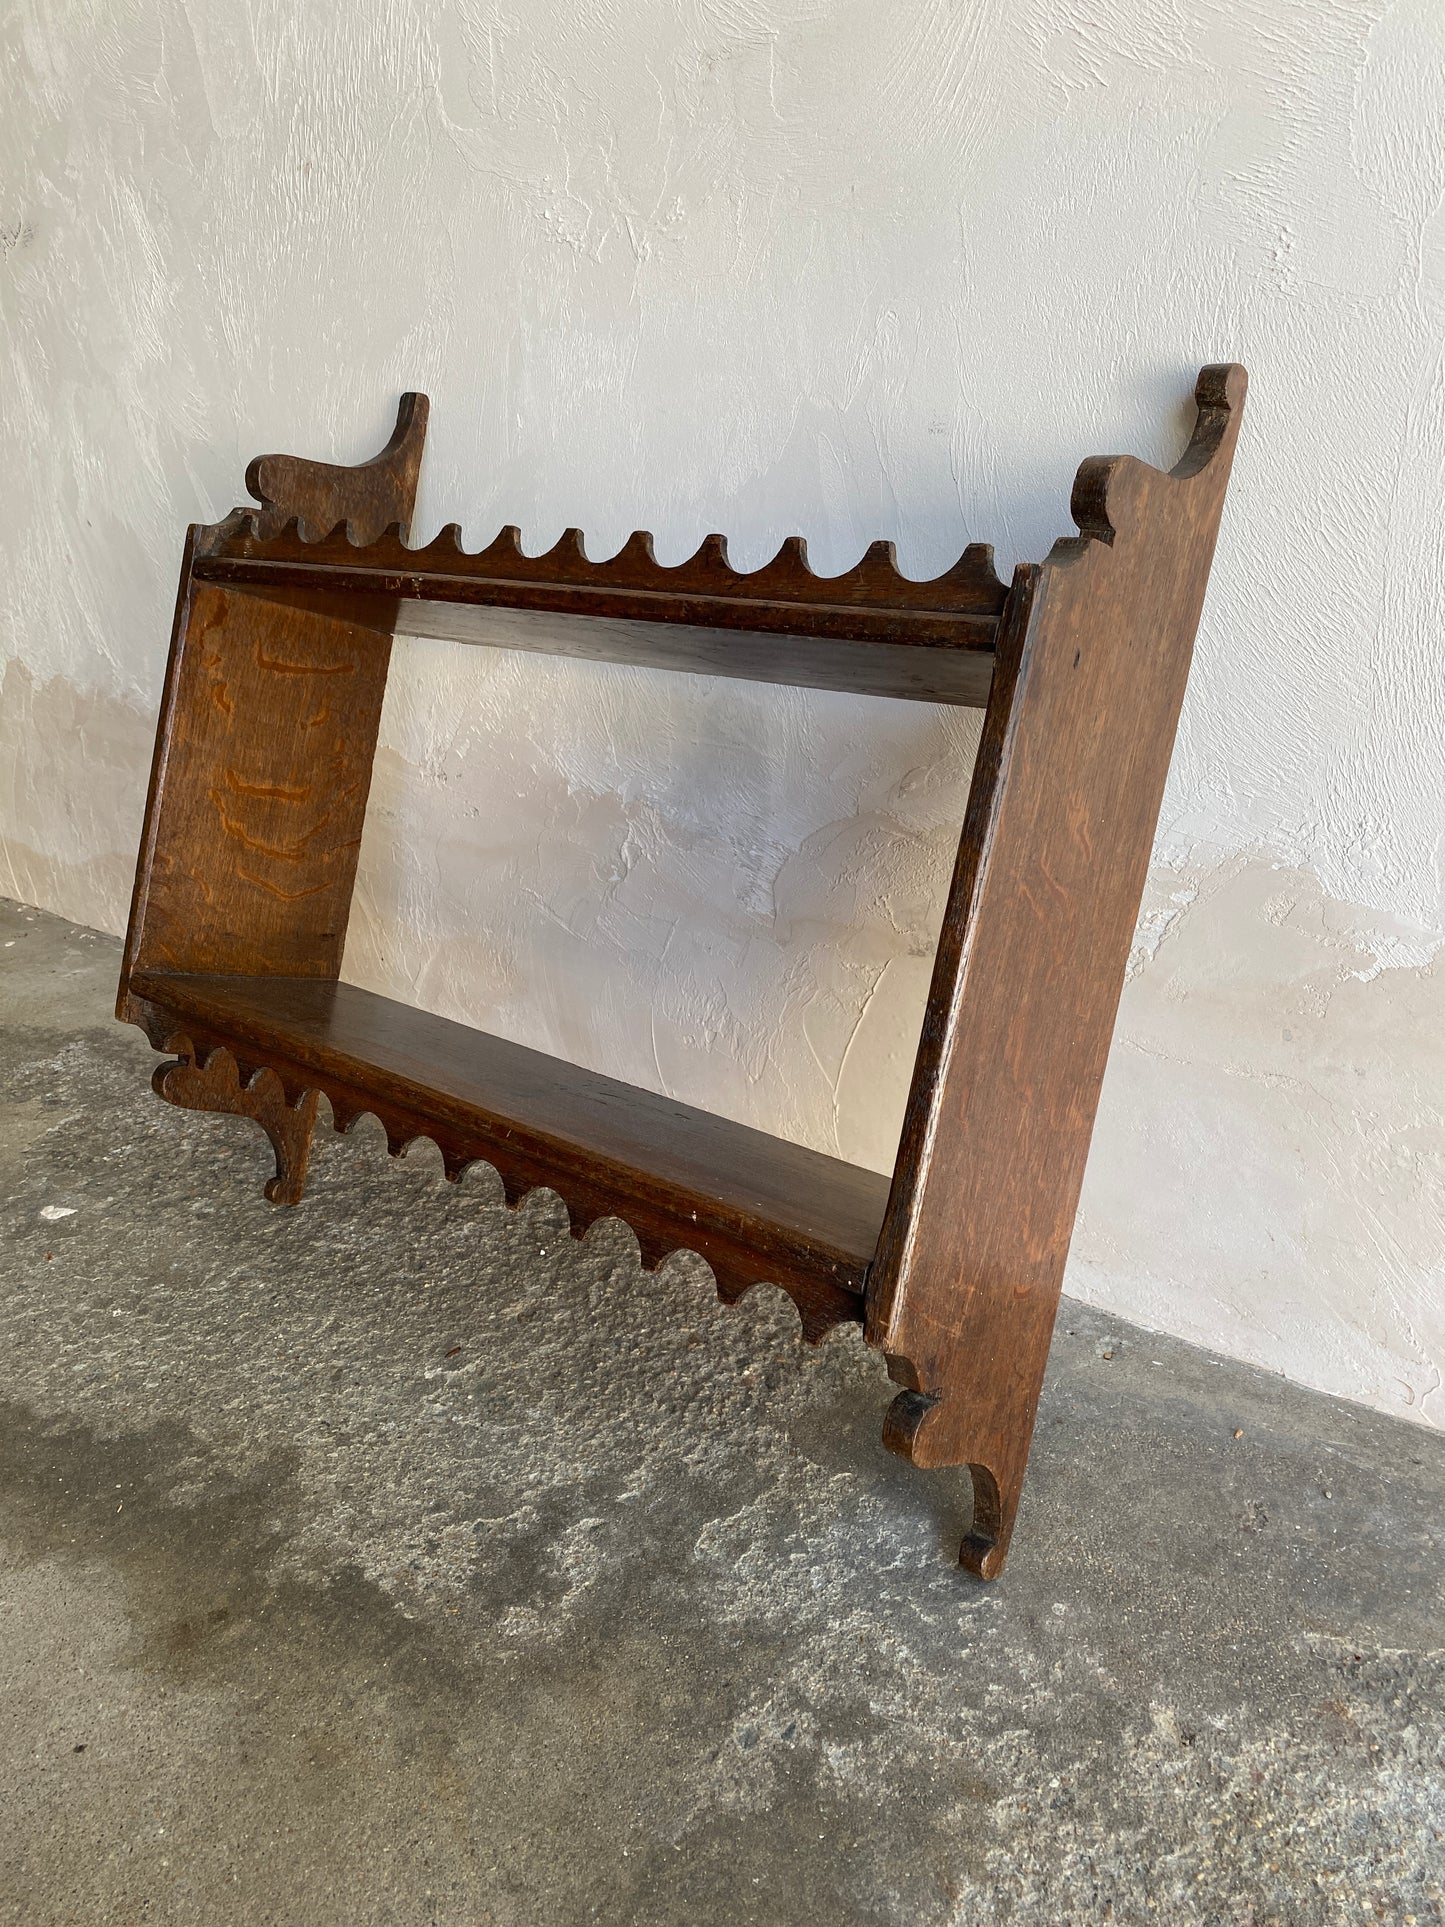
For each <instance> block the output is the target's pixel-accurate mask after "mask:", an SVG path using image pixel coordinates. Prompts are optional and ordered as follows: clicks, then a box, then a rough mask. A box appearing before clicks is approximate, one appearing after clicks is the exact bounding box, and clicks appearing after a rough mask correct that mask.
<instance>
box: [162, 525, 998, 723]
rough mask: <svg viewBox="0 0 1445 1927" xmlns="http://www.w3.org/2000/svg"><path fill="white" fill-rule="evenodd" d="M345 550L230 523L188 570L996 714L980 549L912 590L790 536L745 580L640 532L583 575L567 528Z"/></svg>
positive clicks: (989, 568) (390, 537) (470, 635)
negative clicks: (479, 546) (542, 543)
mask: <svg viewBox="0 0 1445 1927" xmlns="http://www.w3.org/2000/svg"><path fill="white" fill-rule="evenodd" d="M355 537H356V530H355V528H354V527H353V529H352V532H351V537H350V538H349V537H348V535H347V533H346V532H345V531H344V530H335V531H333V532H332V533H331V534H329V535H328V536H326V537H324V538H320V539H314V540H313V539H307V537H306V535H305V534H304V532H303V531H302V530H300V529H298V528H296V527H288V528H285V529H283V530H281V531H280V532H279V533H278V534H275V535H273V536H270V537H267V538H264V539H263V538H262V537H261V536H260V535H259V534H258V533H257V532H256V530H255V529H253V528H252V527H251V526H250V525H249V524H248V523H245V522H238V523H237V524H236V525H235V527H234V528H233V529H232V531H231V532H230V533H229V534H228V536H227V538H226V540H225V542H224V543H223V544H222V545H221V546H219V547H218V548H217V550H216V551H215V552H214V553H212V554H209V555H208V556H206V557H205V558H203V559H201V560H199V561H198V563H197V567H196V573H197V576H198V578H199V579H200V580H203V581H207V582H217V583H227V584H230V585H233V586H235V587H238V588H246V589H249V590H251V591H253V592H255V593H257V594H265V595H268V596H271V597H275V598H277V599H281V598H291V599H304V598H307V597H309V598H311V606H315V602H316V598H317V597H320V596H325V597H330V598H335V599H336V600H335V602H334V604H333V605H331V606H335V607H337V608H340V607H341V606H343V602H344V604H345V606H346V607H347V608H361V607H364V606H367V604H368V603H369V604H370V606H372V607H374V609H375V610H376V612H377V620H378V622H379V623H380V624H381V625H382V626H384V627H385V628H386V629H387V630H388V631H389V632H390V631H393V630H394V631H396V632H397V633H401V634H413V635H424V636H441V637H444V638H446V639H448V640H451V641H455V642H471V643H475V642H496V641H497V640H498V630H497V626H496V623H495V621H494V620H493V619H492V618H491V612H492V611H495V610H497V609H501V608H505V609H510V610H517V611H524V612H530V613H532V614H538V613H541V614H551V615H563V616H567V617H569V618H572V619H573V620H571V621H569V622H568V623H567V624H565V625H561V627H560V630H559V626H558V625H556V624H553V625H550V626H549V627H548V628H547V630H546V632H545V635H543V636H540V637H538V636H535V635H534V634H529V631H528V629H527V626H526V624H525V621H524V622H522V623H520V624H518V625H516V626H515V627H513V628H509V629H508V631H506V632H505V640H506V644H507V646H508V647H510V648H522V649H525V648H528V647H534V648H538V649H543V650H545V651H547V652H548V653H549V654H573V655H579V656H591V657H603V658H606V659H608V660H612V661H623V662H636V663H643V664H645V665H647V666H649V667H652V668H661V669H680V670H686V671H690V672H692V673H694V674H702V675H715V676H733V677H738V678H741V679H743V680H745V681H752V682H772V683H790V684H793V685H802V686H804V687H808V688H816V689H842V690H852V691H856V692H859V693H862V694H865V695H881V696H895V697H903V698H911V699H913V700H916V701H923V702H945V703H954V704H968V705H972V706H973V707H975V708H981V707H982V706H983V705H984V704H985V703H986V702H987V700H988V691H989V684H990V680H991V678H992V674H993V649H994V641H995V637H996V635H997V631H998V622H999V616H1000V613H1001V611H1002V609H1003V605H1004V600H1005V596H1006V593H1007V592H1006V590H1005V588H1004V585H1003V584H1002V583H1001V582H1000V581H999V579H998V577H997V575H996V574H995V573H994V568H993V551H992V549H990V548H989V547H988V546H987V545H986V544H983V543H975V544H973V545H972V546H971V547H969V548H968V549H966V550H965V551H964V553H963V555H962V556H961V557H960V558H959V560H958V561H957V562H956V563H955V564H954V566H953V567H952V568H951V569H950V570H948V571H947V572H946V573H945V574H944V575H941V576H938V577H936V578H935V579H934V580H932V581H928V582H914V581H912V580H910V579H909V578H908V577H906V576H903V575H900V574H899V572H898V567H897V562H896V558H895V555H894V550H893V545H892V543H889V542H875V543H874V544H873V546H872V548H871V549H869V551H868V552H867V554H866V555H865V556H864V557H863V558H862V559H861V561H859V562H858V563H857V564H856V565H855V566H854V567H853V568H851V569H848V570H846V571H845V572H844V573H843V574H842V575H837V576H817V575H814V574H813V572H812V570H811V569H810V568H809V566H808V559H807V550H806V547H805V545H804V543H803V542H802V540H801V539H800V538H798V537H794V538H792V539H791V540H789V541H787V542H785V543H784V544H783V547H782V548H781V550H780V551H779V552H778V554H777V556H776V557H775V558H774V559H773V561H771V562H770V563H768V564H767V565H766V566H765V567H764V568H761V569H757V570H754V571H752V572H750V573H743V572H740V571H738V570H736V569H734V568H733V567H732V566H731V564H730V563H729V561H728V559H727V546H726V543H725V542H724V541H723V538H722V537H721V536H720V535H710V536H709V537H708V538H707V540H706V541H705V542H704V543H703V545H702V547H701V548H700V549H699V550H698V552H697V554H696V555H694V556H693V557H692V558H691V559H690V560H689V561H686V562H680V563H678V564H676V565H674V566H666V565H664V564H661V563H659V562H658V561H657V560H656V559H655V557H654V556H653V552H652V537H651V536H650V535H649V534H647V533H646V531H640V532H639V533H637V534H636V535H634V536H632V537H631V538H630V540H629V541H628V542H627V543H626V545H625V546H624V547H623V548H622V549H621V550H620V551H619V553H618V554H617V555H615V556H613V557H611V558H610V559H609V560H607V561H603V562H592V561H589V559H588V557H587V554H586V551H585V548H584V546H583V538H582V535H581V532H580V531H579V530H577V529H569V530H567V532H566V534H565V535H563V536H562V538H561V539H560V541H558V542H557V543H556V545H555V546H554V547H553V548H551V549H549V550H547V552H546V553H545V554H542V555H535V556H532V555H527V554H525V553H524V552H523V550H522V548H521V546H520V536H519V533H518V531H517V530H516V529H515V528H506V529H503V530H502V532H501V534H500V535H499V536H498V537H497V539H496V540H495V541H494V542H493V543H492V544H491V545H490V546H489V547H488V548H486V549H483V550H481V551H480V552H479V553H477V554H475V555H469V554H468V553H467V552H466V551H465V550H463V549H462V547H461V545H460V539H459V531H458V529H457V528H456V527H455V525H453V526H450V527H448V528H445V529H443V530H442V532H441V533H440V534H439V535H438V536H437V537H436V539H435V540H434V541H432V542H430V543H428V544H427V545H426V547H425V548H419V549H410V548H408V547H407V546H406V545H405V542H404V541H403V539H402V536H401V532H400V531H399V530H398V529H388V530H387V531H386V532H385V533H383V534H382V535H380V536H378V537H376V538H375V539H373V540H371V541H369V542H368V543H366V544H365V545H364V546H363V545H358V542H357V541H356V539H355ZM353 599H355V600H353ZM584 617H604V618H610V619H611V620H610V622H608V623H607V624H606V625H605V626H602V627H599V626H598V625H597V624H596V623H595V622H588V621H584V620H579V619H578V618H584ZM639 623H640V624H646V625H648V627H647V628H646V629H644V630H643V631H641V632H639V631H638V630H637V629H636V628H635V627H634V626H633V625H636V624H639Z"/></svg>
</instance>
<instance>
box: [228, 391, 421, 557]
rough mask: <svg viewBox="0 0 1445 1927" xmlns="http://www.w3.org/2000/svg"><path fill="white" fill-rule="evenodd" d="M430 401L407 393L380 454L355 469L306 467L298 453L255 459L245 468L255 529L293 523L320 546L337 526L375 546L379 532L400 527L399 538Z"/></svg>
mask: <svg viewBox="0 0 1445 1927" xmlns="http://www.w3.org/2000/svg"><path fill="white" fill-rule="evenodd" d="M430 407H431V404H430V403H429V402H428V400H427V398H426V396H425V395H420V394H417V393H415V392H410V391H409V392H408V393H407V394H405V395H403V396H402V398H401V403H400V406H399V407H398V408H397V411H396V427H395V428H394V429H393V431H392V436H391V440H390V441H389V442H388V443H387V445H386V447H385V448H384V449H382V451H381V453H380V454H379V455H374V456H373V457H372V458H371V460H370V461H369V462H361V463H359V464H358V465H357V466H356V467H354V468H343V467H339V466H337V465H335V464H333V463H331V462H309V461H305V460H303V459H302V457H300V456H298V455H258V456H257V457H256V459H255V460H254V461H253V462H252V463H251V464H250V466H249V467H248V468H247V470H246V487H247V488H248V489H249V490H250V491H251V493H252V495H254V496H255V498H256V500H257V501H258V502H260V503H261V504H262V509H261V513H260V514H259V515H258V516H257V517H256V518H255V519H256V532H257V534H258V535H260V536H261V537H262V538H263V539H265V540H269V539H270V538H271V537H273V536H276V535H279V534H280V533H281V531H282V529H283V528H284V527H285V526H286V524H287V523H288V522H289V521H291V520H292V519H293V518H294V519H295V520H296V521H297V522H298V523H299V525H300V532H301V534H302V536H303V537H304V538H305V539H307V540H310V541H319V540H320V539H321V537H322V536H324V535H329V534H330V533H331V531H332V530H333V529H334V528H336V527H337V526H338V524H340V523H343V522H344V523H346V524H347V525H348V529H349V533H350V536H351V539H352V541H353V542H356V543H368V542H374V541H375V540H376V538H377V537H378V536H379V535H380V534H381V532H382V530H383V529H386V528H389V527H391V525H392V524H393V523H399V524H400V525H401V534H402V537H403V539H405V537H406V534H407V532H408V530H409V529H410V526H411V515H412V510H413V508H414V507H415V505H416V485H417V477H418V476H419V474H420V473H421V457H422V449H423V447H424V445H425V443H426V425H427V416H428V414H429V412H430Z"/></svg>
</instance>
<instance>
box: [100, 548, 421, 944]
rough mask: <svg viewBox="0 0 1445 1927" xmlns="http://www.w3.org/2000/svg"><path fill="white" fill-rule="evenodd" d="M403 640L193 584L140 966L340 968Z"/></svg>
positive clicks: (135, 940)
mask: <svg viewBox="0 0 1445 1927" xmlns="http://www.w3.org/2000/svg"><path fill="white" fill-rule="evenodd" d="M389 651H390V642H389V640H388V638H386V637H385V636H382V635H379V634H378V633H377V632H376V631H375V630H374V629H371V628H365V627H362V626H360V625H358V624H356V623H351V622H343V621H341V620H338V619H337V618H335V617H328V616H321V615H312V616H308V617H307V618H305V619H304V620H301V621H298V620H297V618H296V616H295V615H294V613H293V612H292V611H290V610H287V609H283V608H279V607H278V606H276V605H275V604H274V603H269V602H263V601H261V600H260V599H259V598H257V597H255V596H246V595H238V594H237V593H236V592H235V591H234V590H231V589H223V588H220V587H218V586H216V585H215V584H210V583H201V584H196V585H195V586H194V588H193V591H192V593H191V595H190V597H189V600H188V606H187V615H186V623H185V626H184V629H183V632H182V634H181V636H180V638H179V645H178V648H177V651H176V654H175V657H174V659H173V661H172V664H171V672H170V676H169V678H168V683H167V689H166V696H165V707H164V710H163V713H162V725H161V727H162V742H161V745H160V750H159V756H158V765H159V768H160V770H161V774H162V779H163V796H164V800H163V806H161V807H157V806H156V805H155V804H154V802H153V807H152V809H151V811H150V812H149V819H148V822H147V826H146V840H145V842H144V844H143V845H142V874H141V876H140V878H139V879H138V888H137V899H136V905H135V909H134V911H133V914H132V933H131V934H132V941H131V946H130V954H129V956H128V959H127V962H128V966H134V965H137V964H143V965H150V966H154V967H157V968H160V969H163V970H164V969H169V970H213V971H221V972H225V971H280V972H283V973H284V974H286V975H289V976H322V977H326V976H335V975H336V973H337V971H338V970H339V969H340V966H341V951H342V945H343V943H344V941H345V937H346V923H347V917H348V914H349V910H350V905H351V890H352V884H353V881H354V878H355V874H356V859H357V852H358V850H359V848H360V844H361V828H362V821H363V818H364V816H365V813H366V798H367V791H368V789H369V787H370V783H371V763H372V756H373V754H374V751H375V746H376V731H377V726H378V724H379V722H380V718H381V701H382V695H383V693H384V691H385V688H386V669H387V658H388V654H389Z"/></svg>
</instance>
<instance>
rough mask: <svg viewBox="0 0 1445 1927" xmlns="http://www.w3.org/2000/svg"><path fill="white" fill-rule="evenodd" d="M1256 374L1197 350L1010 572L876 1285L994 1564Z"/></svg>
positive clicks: (908, 1398)
mask: <svg viewBox="0 0 1445 1927" xmlns="http://www.w3.org/2000/svg"><path fill="white" fill-rule="evenodd" d="M1244 393H1245V377H1244V371H1243V369H1241V368H1235V367H1216V368H1206V369H1205V370H1204V371H1203V373H1202V374H1201V376H1200V379H1199V384H1198V387H1197V390H1196V397H1197V401H1198V405H1199V415H1198V422H1197V426H1196V429H1195V433H1194V438H1193V440H1192V442H1191V444H1190V447H1189V449H1188V452H1187V453H1186V455H1185V457H1184V459H1183V460H1182V461H1181V462H1180V464H1179V465H1178V467H1176V468H1175V469H1174V470H1173V471H1172V473H1171V474H1168V475H1165V474H1162V473H1161V472H1160V471H1159V470H1157V469H1154V468H1151V467H1149V466H1148V465H1147V464H1145V463H1143V462H1139V461H1135V460H1133V459H1132V458H1130V457H1120V458H1115V459H1110V460H1104V461H1091V462H1086V463H1084V465H1083V466H1082V468H1081V469H1080V470H1079V474H1078V479H1077V482H1076V484H1075V489H1074V515H1075V520H1076V521H1077V523H1078V525H1079V528H1080V530H1081V531H1082V534H1081V535H1080V536H1079V537H1078V538H1076V539H1071V540H1069V541H1064V542H1061V543H1059V544H1058V545H1057V546H1056V547H1055V549H1054V551H1053V552H1052V554H1051V555H1050V556H1049V558H1048V560H1047V561H1046V562H1045V563H1043V564H1042V565H1041V566H1038V567H1030V568H1023V569H1021V570H1020V571H1019V573H1018V576H1017V577H1016V579H1015V585H1014V590H1013V593H1012V595H1011V598H1010V607H1009V610H1008V612H1007V614H1006V616H1005V619H1004V624H1003V631H1002V635H1001V638H1000V649H999V666H998V671H997V675H996V678H995V684H994V694H993V699H992V702H991V704H990V707H989V711H988V714H987V717H986V720H985V726H984V742H983V746H982V748H981V751H980V756H979V763H978V768H977V770H976V772H975V777H974V783H973V788H972V792H971V795H970V799H969V807H968V816H967V820H966V823H965V829H964V836H963V840H962V844H961V846H960V850H959V860H958V866H957V869H956V872H955V876H954V881H953V886H952V890H951V893H950V897H949V902H948V907H947V910H946V912H945V917H944V926H943V933H942V937H941V939H940V945H939V952H938V957H937V962H936V967H935V971H934V977H933V985H932V989H931V992H930V996H929V1002H928V1011H927V1016H926V1018H925V1021H924V1030H923V1037H922V1041H921V1044H920V1049H919V1058H918V1065H917V1069H916V1073H915V1077H914V1082H913V1088H912V1091H911V1094H910V1097H909V1103H908V1110H907V1115H906V1120H905V1124H904V1131H903V1140H902V1143H901V1145H900V1149H899V1160H898V1169H897V1172H896V1174H895V1179H894V1186H893V1194H892V1198H891V1200H890V1203H889V1209H888V1216H887V1220H886V1222H885V1225H884V1229H883V1235H882V1239H881V1241H880V1246H879V1252H878V1259H877V1263H876V1265H875V1266H874V1269H873V1272H872V1274H871V1277H870V1284H869V1312H868V1337H869V1340H870V1342H871V1343H873V1344H875V1345H877V1346H879V1347H880V1348H881V1349H882V1350H884V1351H885V1352H886V1353H887V1354H888V1355H889V1363H890V1369H891V1370H892V1372H893V1374H894V1376H895V1377H896V1378H897V1379H899V1380H900V1382H901V1383H903V1384H904V1385H905V1386H907V1387H908V1389H907V1390H906V1391H904V1392H903V1393H901V1394H900V1395H899V1397H898V1398H897V1399H896V1400H895V1401H894V1405H893V1407H892V1410H891V1412H890V1415H889V1423H888V1430H887V1439H888V1443H889V1444H890V1445H891V1446H892V1447H893V1449H894V1450H896V1451H899V1452H901V1453H903V1454H904V1455H905V1456H907V1457H908V1458H910V1459H912V1461H913V1462H914V1464H916V1465H922V1466H939V1465H959V1464H968V1465H970V1466H971V1467H972V1468H973V1473H974V1488H975V1523H974V1528H973V1532H972V1534H971V1535H970V1537H969V1539H967V1540H966V1541H965V1543H964V1548H963V1557H964V1561H965V1563H967V1564H968V1565H970V1566H971V1567H972V1568H973V1569H974V1570H975V1571H976V1572H979V1573H980V1574H981V1575H983V1576H985V1577H991V1576H993V1575H994V1574H996V1573H997V1572H999V1571H1000V1570H1001V1569H1002V1566H1003V1563H1004V1560H1005V1558H1006V1556H1007V1551H1008V1544H1009V1537H1010V1533H1011V1531H1012V1528H1013V1521H1014V1516H1015V1512H1016V1509H1017V1505H1018V1496H1019V1490H1020V1487H1021V1484H1022V1481H1023V1474H1024V1467H1025V1464H1026V1461H1027V1456H1028V1448H1029V1440H1030V1437H1031V1434H1032V1430H1033V1422H1034V1413H1035V1410H1036V1407H1037V1402H1038V1394H1039V1388H1040V1385H1041V1383H1042V1379H1043V1370H1044V1364H1045V1360H1046V1358H1047V1354H1048V1348H1049V1338H1050V1334H1051V1332H1052V1329H1053V1321H1054V1314H1055V1310H1056V1308H1057V1304H1058V1297H1059V1290H1060V1286H1061V1283H1062V1279H1063V1271H1064V1261H1065V1258H1066V1256H1067V1254H1068V1247H1069V1239H1070V1235H1071V1232H1072V1229H1073V1222H1074V1214H1075V1210H1076V1208H1077V1205H1078V1198H1079V1190H1080V1187H1081V1185H1082V1182H1083V1175H1084V1163H1085V1159H1086V1157H1087V1155H1088V1148H1089V1137H1090V1133H1091V1131H1092V1128H1093V1121H1094V1112H1095V1107H1096V1105H1097V1102H1098V1094H1099V1087H1100V1083H1101V1081H1102V1078H1103V1072H1104V1064H1105V1060H1106V1058H1107V1055H1108V1049H1109V1042H1110V1037H1111V1034H1112V1029H1113V1023H1114V1017H1115V1012H1116V1009H1117V1005H1118V1000H1119V993H1120V990H1121V988H1122V985H1123V981H1124V970H1125V965H1126V963H1127V960H1128V954H1129V947H1130V943H1131V940H1132V937H1133V931H1134V925H1135V920H1136V918H1137V915H1138V909H1139V901H1140V897H1141V894H1142V891H1143V887H1144V881H1145V876H1146V873H1147V870H1148V863H1149V855H1150V848H1151V844H1152V839H1153V833H1154V825H1155V821H1156V819H1157V816H1158V813H1159V804H1160V801H1161V798H1162V795H1163V789H1164V780H1165V777H1166V775H1167V773H1168V768H1169V755H1170V750H1171V747H1172V745H1173V741H1174V733H1175V728H1176V725H1177V722H1178V717H1179V709H1180V704H1181V702H1182V700H1183V696H1184V686H1185V681H1186V678H1187V676H1188V673H1189V659H1190V653H1191V650H1192V647H1193V642H1194V633H1195V629H1196V627H1197V625H1198V621H1199V615H1200V610H1201V607H1202V605H1203V599H1204V589H1205V583H1206V581H1207V579H1208V575H1209V566H1210V562H1211V559H1212V557H1213V553H1214V545H1215V538H1216V533H1217V530H1218V526H1219V518H1220V513H1221V510H1222V508H1223V503H1224V494H1225V487H1226V484H1227V481H1228V478H1229V469H1230V463H1231V461H1232V458H1233V452H1234V443H1235V438H1236V435H1237V433H1238V426H1239V415H1240V409H1241V408H1242V406H1243V402H1244Z"/></svg>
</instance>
